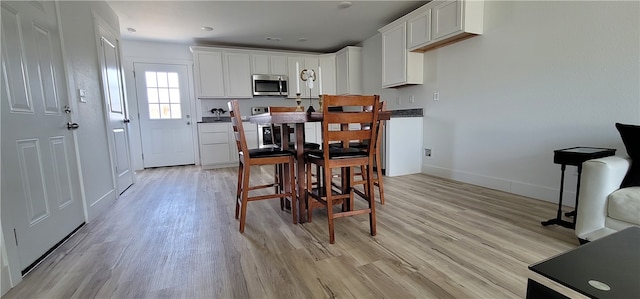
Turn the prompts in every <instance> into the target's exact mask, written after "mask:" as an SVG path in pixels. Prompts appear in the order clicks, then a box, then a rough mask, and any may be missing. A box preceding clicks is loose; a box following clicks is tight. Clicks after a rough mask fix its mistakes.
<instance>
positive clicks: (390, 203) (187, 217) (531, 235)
mask: <svg viewBox="0 0 640 299" xmlns="http://www.w3.org/2000/svg"><path fill="white" fill-rule="evenodd" d="M252 170H253V171H254V173H259V175H257V176H256V177H258V180H261V179H262V180H266V179H268V178H270V176H271V174H272V172H273V170H272V168H269V167H264V168H257V167H254V168H252ZM252 177H253V176H252ZM236 180H237V176H236V170H235V169H234V168H228V169H218V170H202V169H200V168H199V167H196V166H181V167H168V168H158V169H149V170H144V171H142V172H139V175H138V182H137V183H136V184H135V185H133V186H132V187H131V188H130V189H129V190H127V191H126V192H125V193H124V194H123V195H122V196H121V197H120V199H119V200H118V201H117V202H116V203H115V205H114V206H113V207H112V208H111V209H110V210H109V211H108V212H106V213H104V214H103V215H101V216H100V217H98V219H96V220H95V221H93V222H91V223H88V224H87V225H86V226H85V227H83V228H82V229H80V230H79V232H78V233H77V234H76V235H75V236H73V237H72V238H71V239H70V240H69V241H68V242H66V243H65V244H64V245H62V246H61V247H60V248H59V249H58V250H57V251H55V252H54V253H53V254H52V255H51V256H50V257H48V258H47V259H46V260H45V261H44V262H43V263H42V264H41V265H40V266H39V267H38V268H36V269H35V270H33V271H32V272H31V273H29V274H28V275H27V276H26V277H25V278H24V280H23V282H22V283H20V284H19V285H18V286H17V287H15V288H14V289H12V290H10V291H9V293H7V294H6V295H5V296H4V297H3V298H327V297H329V298H413V297H417V298H523V297H524V296H525V292H526V281H527V277H528V276H529V274H530V273H529V270H528V269H527V266H528V265H530V264H532V263H535V262H538V261H541V260H543V259H546V258H549V257H551V256H554V255H557V254H559V253H561V252H564V251H567V250H569V249H572V248H575V247H577V246H578V241H577V239H576V237H575V235H574V232H573V230H569V229H565V228H562V227H556V226H551V227H542V226H541V225H540V221H541V220H546V219H548V218H551V217H553V216H554V215H555V207H556V205H555V204H552V203H547V202H541V201H538V200H533V199H529V198H525V197H521V196H516V195H513V194H508V193H504V192H499V191H495V190H490V189H485V188H481V187H477V186H473V185H468V184H463V183H459V182H453V181H448V180H443V179H439V178H435V177H430V176H427V175H421V174H419V175H408V176H402V177H394V178H388V177H385V178H384V183H385V199H386V204H385V205H379V204H378V205H376V207H377V216H378V235H377V236H375V237H371V236H370V235H369V224H368V216H366V215H361V216H356V217H347V218H341V219H338V220H336V244H334V245H330V244H329V240H328V233H327V229H328V228H327V221H326V211H324V210H323V209H316V210H315V211H314V217H313V220H314V221H313V222H312V223H306V224H302V225H300V224H298V225H294V224H292V223H291V215H290V214H289V212H286V211H281V210H280V204H279V201H278V200H277V199H275V200H267V201H259V202H251V203H250V204H249V206H248V217H247V224H246V225H247V226H246V230H245V233H244V234H240V233H239V232H238V225H239V224H238V221H237V220H235V219H234V192H235V186H236V185H235V184H236ZM359 202H362V201H361V200H360V201H359ZM360 204H364V203H360Z"/></svg>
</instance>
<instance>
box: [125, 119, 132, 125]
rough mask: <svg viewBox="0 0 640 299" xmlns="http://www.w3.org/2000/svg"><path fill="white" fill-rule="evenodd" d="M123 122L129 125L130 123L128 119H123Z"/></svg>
mask: <svg viewBox="0 0 640 299" xmlns="http://www.w3.org/2000/svg"><path fill="white" fill-rule="evenodd" d="M123 122H124V123H125V124H128V123H130V122H131V120H130V119H128V118H125V119H124V120H123Z"/></svg>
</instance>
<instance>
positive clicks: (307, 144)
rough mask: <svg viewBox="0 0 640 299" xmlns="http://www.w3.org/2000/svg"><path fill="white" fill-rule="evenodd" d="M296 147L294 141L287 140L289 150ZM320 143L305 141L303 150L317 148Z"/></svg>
mask: <svg viewBox="0 0 640 299" xmlns="http://www.w3.org/2000/svg"><path fill="white" fill-rule="evenodd" d="M295 148H296V143H295V142H289V149H290V150H294V149H295ZM319 148H320V145H319V144H317V143H313V142H305V143H304V149H305V150H313V149H319Z"/></svg>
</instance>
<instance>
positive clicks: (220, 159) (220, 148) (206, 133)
mask: <svg viewBox="0 0 640 299" xmlns="http://www.w3.org/2000/svg"><path fill="white" fill-rule="evenodd" d="M229 128H230V124H229V123H200V124H198V138H199V143H200V164H201V165H202V167H203V168H215V167H221V166H228V165H229V164H230V163H231V156H230V151H229V149H230V147H229ZM233 145H234V146H235V143H234V144H233Z"/></svg>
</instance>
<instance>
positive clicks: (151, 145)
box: [133, 63, 195, 168]
mask: <svg viewBox="0 0 640 299" xmlns="http://www.w3.org/2000/svg"><path fill="white" fill-rule="evenodd" d="M133 67H134V72H135V77H136V93H137V96H138V110H139V111H140V131H141V132H140V133H141V139H142V157H143V165H144V167H145V168H148V167H161V166H171V165H187V164H195V153H194V146H193V128H192V125H193V124H192V119H191V108H190V107H191V106H190V101H189V90H188V88H189V77H188V73H187V66H186V65H176V64H157V63H134V66H133Z"/></svg>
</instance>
